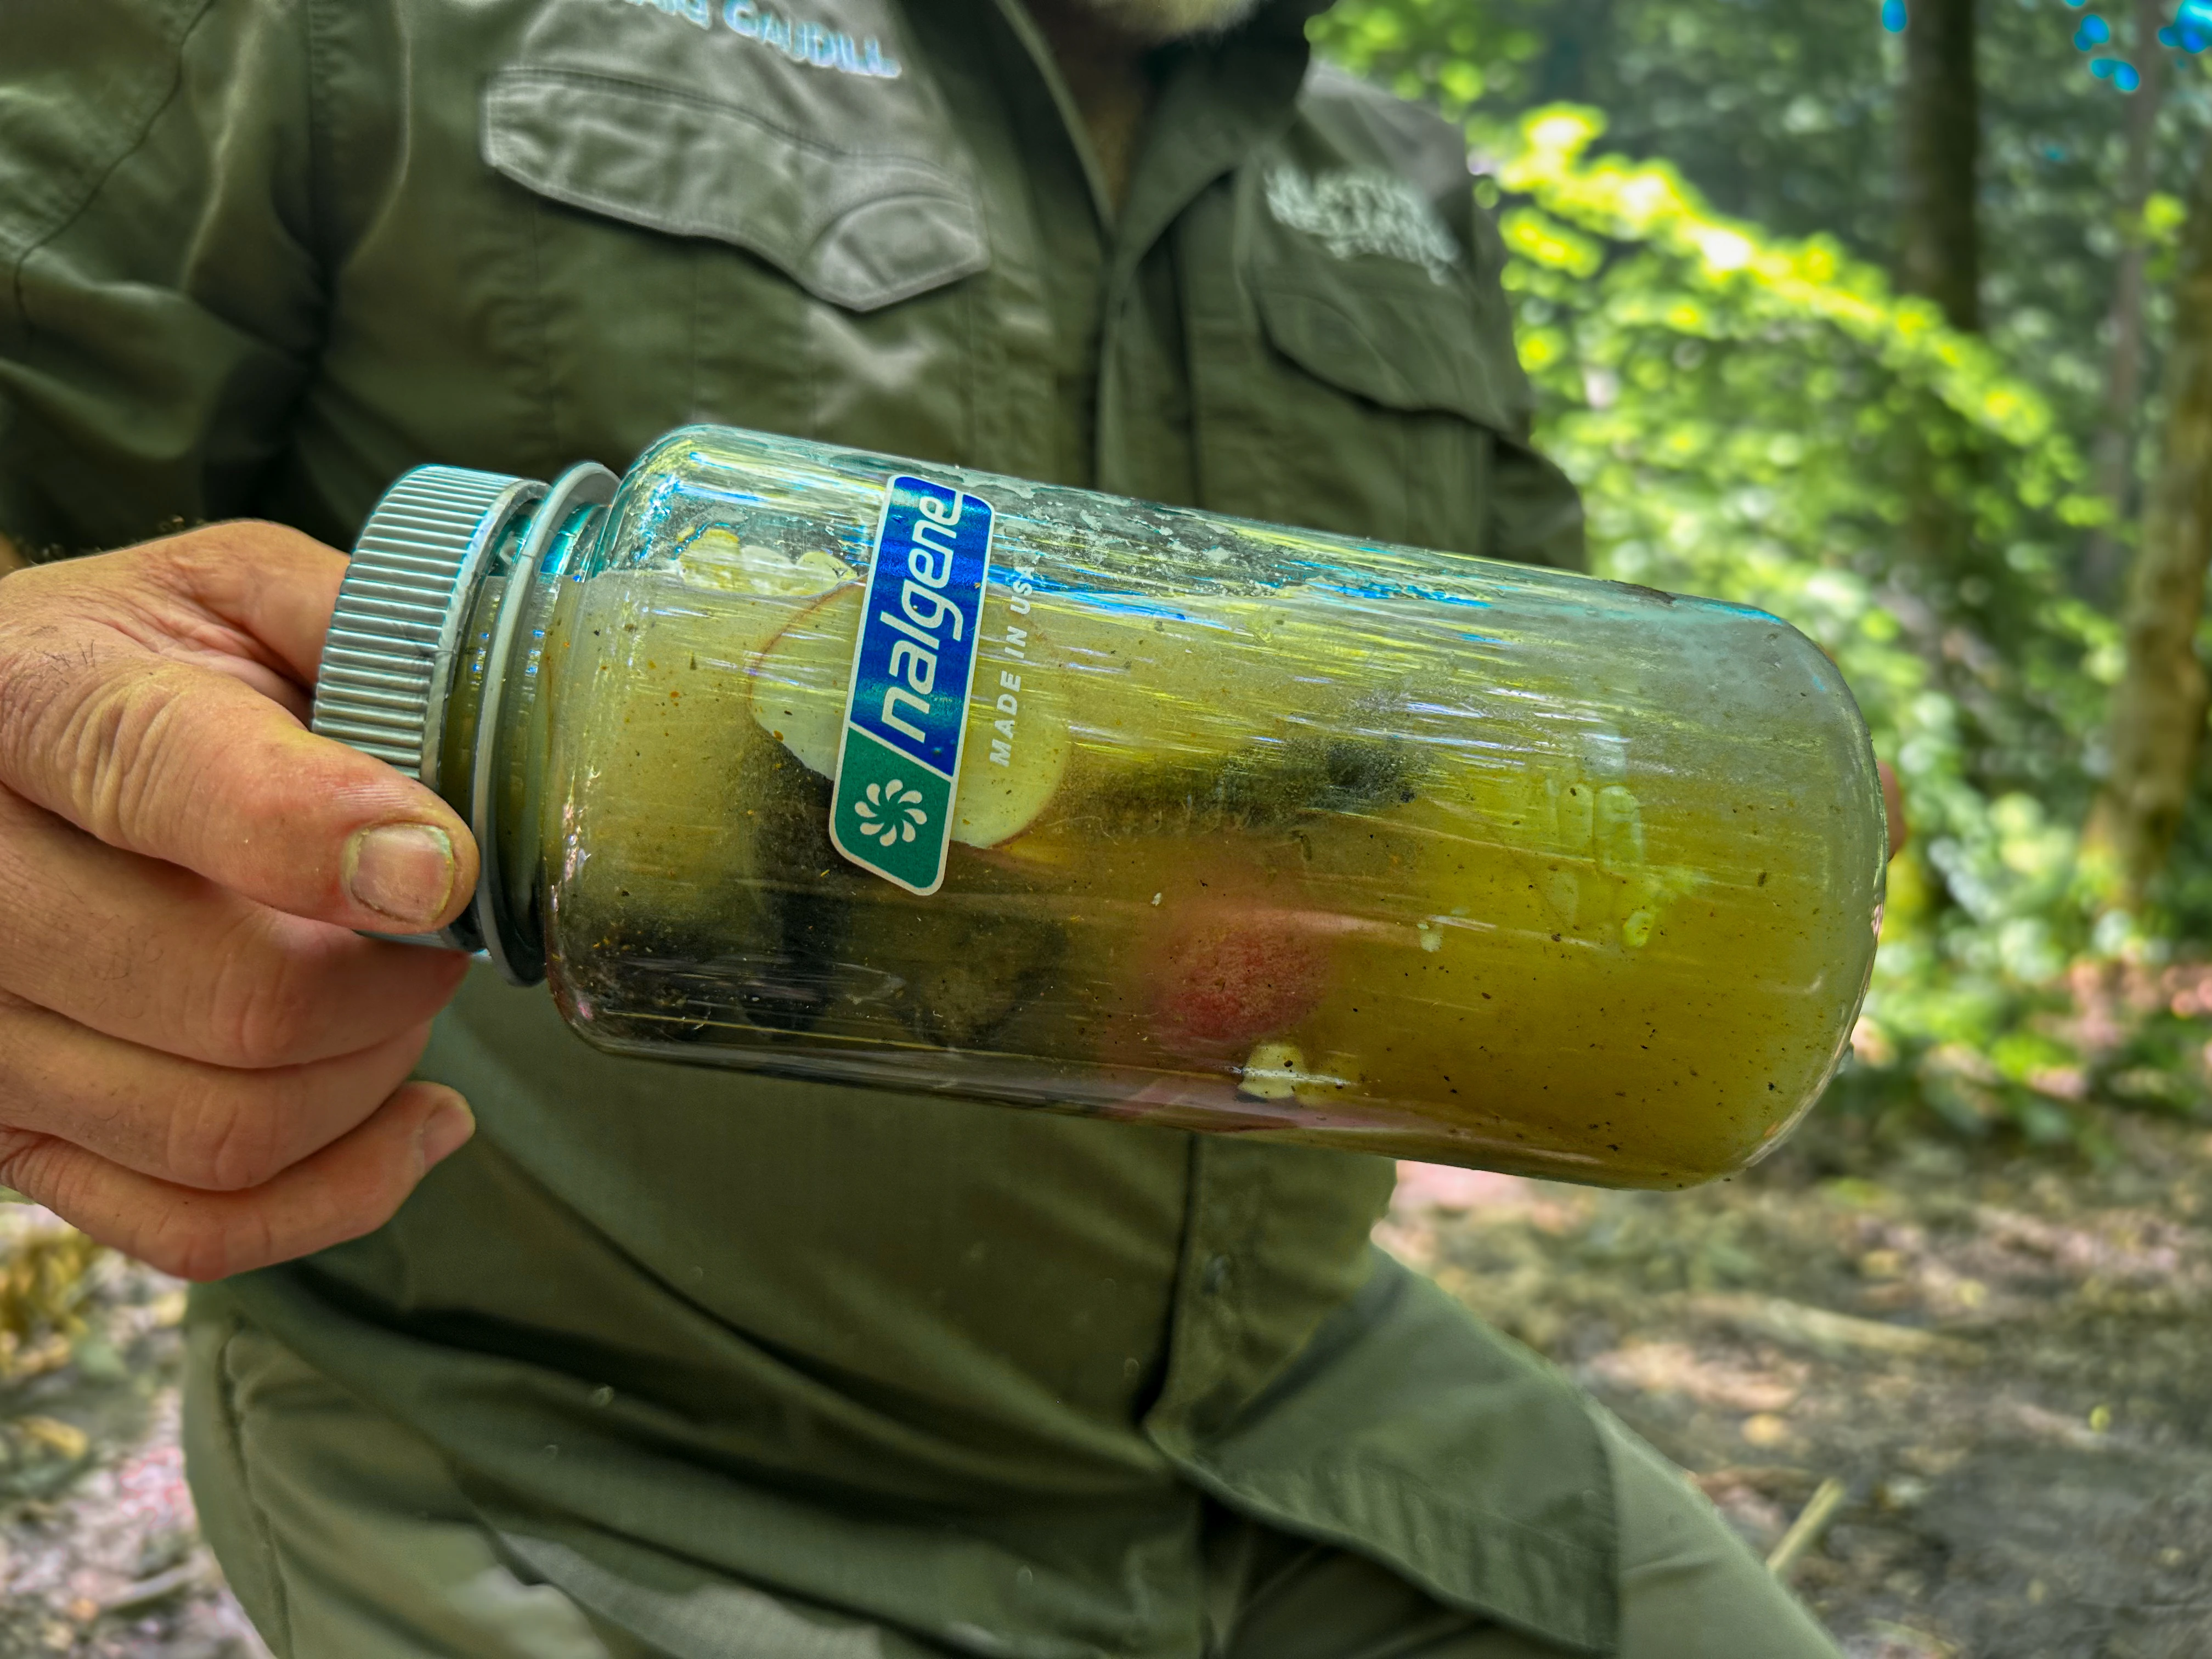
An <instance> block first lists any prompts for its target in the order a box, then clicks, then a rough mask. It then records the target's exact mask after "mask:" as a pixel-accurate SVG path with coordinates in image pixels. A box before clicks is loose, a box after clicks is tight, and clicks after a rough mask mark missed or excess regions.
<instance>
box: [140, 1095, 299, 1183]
mask: <svg viewBox="0 0 2212 1659" xmlns="http://www.w3.org/2000/svg"><path fill="white" fill-rule="evenodd" d="M297 1094H298V1088H297V1085H296V1083H295V1080H294V1079H290V1078H283V1077H279V1078H225V1079H216V1080H215V1081H213V1082H210V1083H205V1084H202V1085H198V1086H197V1087H196V1088H195V1089H193V1090H192V1091H190V1092H189V1093H187V1094H186V1095H185V1097H182V1098H180V1099H179V1102H178V1103H177V1108H176V1110H175V1111H174V1112H173V1114H172V1115H171V1116H170V1119H169V1144H168V1147H167V1158H166V1159H165V1162H166V1164H167V1177H168V1179H170V1180H171V1181H173V1182H178V1183H179V1184H180V1185H183V1186H186V1187H194V1188H198V1189H199V1190H201V1191H202V1192H210V1193H235V1192H245V1191H247V1190H249V1189H251V1188H255V1187H258V1186H261V1185H263V1184H264V1182H268V1181H270V1180H271V1179H273V1178H274V1177H275V1176H278V1175H281V1174H282V1173H283V1171H284V1170H285V1168H286V1167H287V1164H288V1162H289V1160H288V1159H287V1158H286V1156H285V1152H286V1147H285V1144H284V1141H285V1133H284V1126H285V1125H286V1124H287V1123H289V1122H290V1121H292V1120H293V1119H294V1118H295V1116H296V1115H297V1113H296V1111H295V1097H296V1096H297Z"/></svg>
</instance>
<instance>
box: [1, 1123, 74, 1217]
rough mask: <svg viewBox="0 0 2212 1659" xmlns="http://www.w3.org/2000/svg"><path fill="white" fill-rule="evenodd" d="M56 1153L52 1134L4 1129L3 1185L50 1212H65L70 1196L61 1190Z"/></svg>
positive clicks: (2, 1152)
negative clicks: (36, 1201)
mask: <svg viewBox="0 0 2212 1659" xmlns="http://www.w3.org/2000/svg"><path fill="white" fill-rule="evenodd" d="M55 1150H56V1146H55V1142H54V1139H53V1137H52V1136H51V1135H45V1134H40V1133H37V1132H36V1131H34V1130H31V1129H11V1128H6V1127H0V1186H3V1187H10V1188H14V1189H15V1191H17V1192H19V1193H21V1194H23V1195H24V1196H25V1197H27V1198H33V1199H36V1200H38V1201H39V1202H40V1203H41V1204H43V1205H45V1206H46V1207H47V1208H49V1209H52V1210H60V1209H62V1208H63V1207H64V1205H65V1203H66V1201H67V1194H64V1193H61V1192H59V1191H58V1190H57V1187H58V1182H57V1180H56V1176H57V1170H56V1167H55V1166H56V1163H57V1160H56V1159H55V1158H54V1156H53V1154H54V1152H55Z"/></svg>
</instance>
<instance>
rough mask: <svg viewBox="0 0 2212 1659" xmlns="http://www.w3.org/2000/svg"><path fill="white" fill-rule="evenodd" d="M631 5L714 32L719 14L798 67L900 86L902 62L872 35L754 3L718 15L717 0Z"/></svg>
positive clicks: (648, 0)
mask: <svg viewBox="0 0 2212 1659" xmlns="http://www.w3.org/2000/svg"><path fill="white" fill-rule="evenodd" d="M629 3H630V4H631V5H633V6H651V7H653V9H655V10H658V11H664V12H666V13H667V14H668V15H670V16H671V17H681V18H683V19H684V21H687V22H690V23H695V24H696V25H697V26H698V27H701V28H702V29H709V30H711V29H712V28H713V27H714V19H715V16H716V15H717V14H718V11H719V15H720V17H721V20H722V27H725V28H726V29H728V30H729V31H730V32H731V33H732V34H737V35H741V36H743V37H744V39H746V40H757V41H759V42H760V43H761V45H763V46H773V47H774V48H775V50H776V51H778V52H781V53H782V54H783V55H784V56H785V57H786V58H789V59H791V61H792V62H793V63H794V64H811V66H812V67H814V68H816V69H826V70H837V71H839V72H840V73H841V74H844V75H860V76H871V77H872V78H874V79H877V80H882V81H896V80H897V79H898V77H899V75H900V72H901V71H900V69H899V61H898V59H897V58H893V57H891V56H890V54H889V53H887V52H884V48H883V43H882V42H881V41H879V40H877V39H876V37H875V36H873V35H869V36H867V37H866V39H865V40H854V38H853V36H852V35H850V34H848V33H845V32H844V31H842V30H840V29H831V28H825V27H823V26H822V25H821V24H819V23H809V22H805V21H802V20H800V19H799V18H795V17H786V16H785V15H783V14H781V12H777V11H772V10H770V9H769V8H768V7H766V6H763V5H757V4H755V3H754V0H726V3H725V4H723V5H721V6H720V8H719V9H718V8H717V7H716V6H715V5H714V0H629Z"/></svg>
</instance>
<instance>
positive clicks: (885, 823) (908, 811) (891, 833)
mask: <svg viewBox="0 0 2212 1659" xmlns="http://www.w3.org/2000/svg"><path fill="white" fill-rule="evenodd" d="M920 802H921V790H919V789H909V788H908V787H906V785H905V784H904V783H903V782H902V781H900V780H899V779H897V778H892V779H890V780H889V781H886V782H884V783H872V784H870V785H869V786H868V790H867V798H866V799H865V800H856V801H854V803H853V811H854V812H856V813H858V814H859V815H860V833H861V834H862V835H864V836H875V837H876V839H877V840H878V841H880V842H883V844H884V846H886V847H890V846H891V845H893V844H894V843H896V842H902V841H912V840H913V839H914V832H915V830H916V829H920V828H921V826H922V825H923V824H925V823H928V822H929V814H928V813H927V812H926V811H923V810H922V808H921V805H920Z"/></svg>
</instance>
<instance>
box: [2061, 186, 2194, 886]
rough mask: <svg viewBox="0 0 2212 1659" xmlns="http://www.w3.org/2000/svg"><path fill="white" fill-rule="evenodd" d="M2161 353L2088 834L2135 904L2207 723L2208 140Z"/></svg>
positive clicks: (2175, 815)
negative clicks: (2138, 540)
mask: <svg viewBox="0 0 2212 1659" xmlns="http://www.w3.org/2000/svg"><path fill="white" fill-rule="evenodd" d="M2182 240H2183V248H2182V259H2183V264H2182V273H2181V277H2180V280H2179V283H2178V285H2177V287H2176V289H2175V292H2174V296H2173V336H2172V340H2171V341H2170V342H2169V343H2168V345H2167V348H2166V429H2165V432H2164V433H2163V435H2161V441H2160V456H2159V463H2158V471H2157V474H2156V476H2155V477H2153V478H2152V480H2151V482H2150V488H2149V492H2148V498H2147V500H2146V501H2145V503H2144V513H2143V525H2142V545H2141V546H2140V547H2139V548H2138V549H2137V550H2136V558H2135V567H2134V569H2133V571H2132V572H2131V573H2130V582H2129V585H2128V607H2127V665H2126V668H2125V669H2124V671H2123V672H2122V674H2121V678H2120V683H2119V684H2118V686H2117V687H2116V688H2114V690H2113V692H2112V717H2111V727H2110V732H2109V735H2108V737H2107V739H2106V748H2107V750H2108V752H2109V764H2110V770H2109V771H2108V772H2107V773H2106V778H2105V783H2104V787H2103V789H2102V790H2101V791H2100V793H2099V794H2098V797H2097V802H2096V805H2094V806H2093V808H2092V809H2091V811H2090V814H2089V823H2088V827H2087V832H2086V841H2087V848H2088V850H2089V852H2090V854H2091V856H2092V857H2093V858H2094V859H2096V860H2100V861H2102V862H2104V863H2106V865H2107V866H2108V868H2109V869H2110V871H2111V873H2112V876H2113V877H2114V878H2116V880H2117V884H2118V886H2117V892H2116V896H2117V897H2118V900H2119V902H2122V903H2124V904H2126V905H2128V906H2129V907H2130V908H2133V907H2135V906H2136V905H2138V904H2140V903H2141V902H2142V896H2143V891H2144V889H2145V888H2146V887H2148V884H2149V883H2150V880H2151V878H2153V877H2154V876H2155V875H2156V874H2157V873H2158V872H2159V870H2160V867H2161V866H2163V865H2164V864H2165V862H2166V849H2167V848H2168V847H2170V846H2171V845H2172V842H2173V834H2174V831H2175V829H2177V828H2179V825H2180V823H2181V815H2182V813H2183V811H2185V810H2186V808H2187V806H2188V804H2189V793H2190V783H2191V778H2192V777H2193V776H2194V775H2195V772H2196V769H2197V745H2198V743H2199V740H2200V738H2201V737H2202V734H2203V730H2204V713H2205V695H2206V682H2205V674H2204V668H2203V664H2201V663H2199V662H2198V661H2197V648H2196V647H2197V619H2198V618H2199V617H2201V616H2202V615H2203V608H2204V570H2205V564H2206V561H2207V559H2208V558H2209V557H2212V145H2208V146H2207V148H2206V150H2205V153H2204V155H2203V158H2202V159H2201V160H2200V161H2199V162H2198V163H2197V181H2196V184H2195V185H2194V187H2193V188H2192V189H2191V192H2190V202H2189V217H2188V221H2187V222H2186V224H2185V226H2184V228H2183V231H2182Z"/></svg>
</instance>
